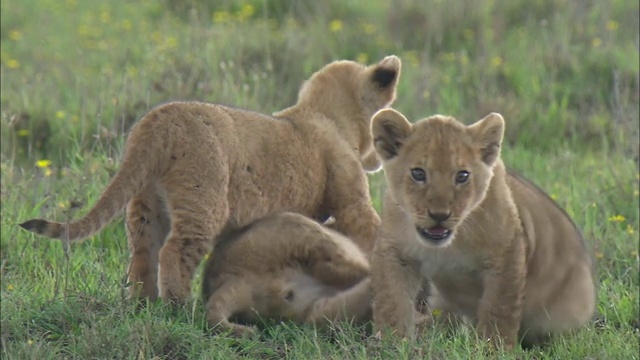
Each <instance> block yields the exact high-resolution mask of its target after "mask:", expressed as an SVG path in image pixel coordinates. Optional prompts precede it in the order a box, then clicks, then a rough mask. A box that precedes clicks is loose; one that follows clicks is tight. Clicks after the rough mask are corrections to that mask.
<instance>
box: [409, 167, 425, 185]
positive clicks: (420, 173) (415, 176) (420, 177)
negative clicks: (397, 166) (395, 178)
mask: <svg viewBox="0 0 640 360" xmlns="http://www.w3.org/2000/svg"><path fill="white" fill-rule="evenodd" d="M411 179H412V180H413V181H415V182H417V183H423V182H425V181H426V180H427V174H425V172H424V170H422V169H420V168H413V169H411Z"/></svg>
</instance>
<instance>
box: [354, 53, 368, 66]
mask: <svg viewBox="0 0 640 360" xmlns="http://www.w3.org/2000/svg"><path fill="white" fill-rule="evenodd" d="M356 60H357V61H358V62H359V63H361V64H366V63H367V62H369V54H367V53H359V54H358V57H357V58H356Z"/></svg>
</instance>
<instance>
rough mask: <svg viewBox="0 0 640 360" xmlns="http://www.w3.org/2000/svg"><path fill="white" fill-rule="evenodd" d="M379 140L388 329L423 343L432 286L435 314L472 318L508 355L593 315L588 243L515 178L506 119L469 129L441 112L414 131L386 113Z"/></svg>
mask: <svg viewBox="0 0 640 360" xmlns="http://www.w3.org/2000/svg"><path fill="white" fill-rule="evenodd" d="M372 132H373V136H374V141H375V147H376V150H377V152H378V154H379V155H380V157H381V158H382V159H383V168H384V171H385V176H386V179H387V184H388V188H387V191H386V194H385V198H384V210H383V215H382V229H381V233H380V236H379V238H378V242H377V243H376V248H375V250H374V254H373V258H372V284H373V290H374V300H375V301H374V312H373V316H374V323H375V328H376V329H377V330H378V331H380V330H382V329H384V328H387V327H390V328H391V329H393V330H395V332H397V334H398V335H400V336H408V337H410V336H412V335H413V333H414V328H413V325H412V324H413V320H412V316H413V312H412V311H411V309H412V308H411V306H412V305H413V304H412V300H411V299H414V298H415V296H416V294H417V292H418V291H419V289H420V285H421V281H424V280H428V281H429V282H430V283H431V285H432V287H433V289H432V290H433V294H432V295H433V296H432V298H431V299H430V304H431V306H432V307H434V308H440V309H442V310H443V311H445V312H446V313H452V314H456V315H458V316H460V315H461V316H464V317H467V318H470V319H472V320H473V321H474V322H475V323H476V324H477V330H478V333H479V334H480V335H481V336H482V337H483V338H484V339H492V340H493V341H494V343H495V342H500V340H502V341H503V342H504V345H505V346H506V347H511V346H513V345H514V344H516V342H517V340H518V336H519V335H520V336H521V337H524V341H525V342H526V343H527V344H535V343H538V342H540V341H541V340H543V339H544V338H546V337H547V335H549V334H554V333H563V332H566V331H568V330H570V329H574V328H577V327H580V326H582V325H584V324H585V323H586V322H587V321H588V320H589V319H590V318H591V317H592V314H593V311H594V306H595V289H594V284H593V279H592V274H591V260H590V256H589V254H588V251H587V249H586V247H585V245H584V242H583V240H582V237H581V235H580V233H579V231H578V230H577V229H576V227H575V225H574V224H573V222H572V221H571V219H570V218H569V216H567V214H566V213H564V212H563V211H562V210H561V209H560V208H559V207H558V206H557V205H556V204H555V203H554V202H553V201H552V200H551V199H550V198H549V197H547V196H546V195H545V194H544V193H543V192H542V191H541V190H539V189H537V188H536V187H535V186H534V185H533V184H531V183H530V182H528V181H526V180H524V179H523V178H521V177H519V176H516V175H514V174H509V173H507V172H506V170H505V167H504V164H503V163H502V160H501V159H500V145H501V142H502V137H503V133H504V120H503V119H502V116H500V115H499V114H495V113H493V114H490V115H488V116H487V117H485V118H484V119H482V120H480V121H478V122H476V123H475V124H473V125H470V126H464V125H462V124H461V123H459V122H458V121H456V120H455V119H453V118H450V117H445V116H439V115H436V116H432V117H430V118H428V119H424V120H421V121H419V122H417V123H415V124H413V125H411V124H410V123H409V122H408V121H407V120H406V119H405V118H404V116H402V114H400V113H398V112H397V111H395V110H392V109H385V110H381V111H379V112H378V113H377V114H376V115H375V116H374V118H373V121H372ZM412 169H414V170H416V171H417V173H415V174H414V175H413V178H412V174H413V172H412ZM420 169H422V170H424V173H425V175H426V176H425V179H424V181H421V180H422V177H421V176H420ZM461 171H467V172H468V173H469V176H468V179H467V180H466V182H464V174H463V175H460V172H461ZM414 178H416V179H415V180H414ZM456 178H458V179H459V182H456ZM425 229H426V230H425ZM445 229H448V230H450V234H451V236H449V237H447V236H446V234H447V233H446V232H444V230H445Z"/></svg>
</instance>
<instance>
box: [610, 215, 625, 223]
mask: <svg viewBox="0 0 640 360" xmlns="http://www.w3.org/2000/svg"><path fill="white" fill-rule="evenodd" d="M609 221H610V222H623V221H624V216H622V215H614V216H610V217H609Z"/></svg>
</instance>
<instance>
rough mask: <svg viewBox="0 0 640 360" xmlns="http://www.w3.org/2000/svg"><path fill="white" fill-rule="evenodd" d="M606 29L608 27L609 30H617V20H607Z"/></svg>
mask: <svg viewBox="0 0 640 360" xmlns="http://www.w3.org/2000/svg"><path fill="white" fill-rule="evenodd" d="M607 29H608V30H609V31H616V30H618V22H616V21H613V20H611V21H609V22H608V23H607Z"/></svg>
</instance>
